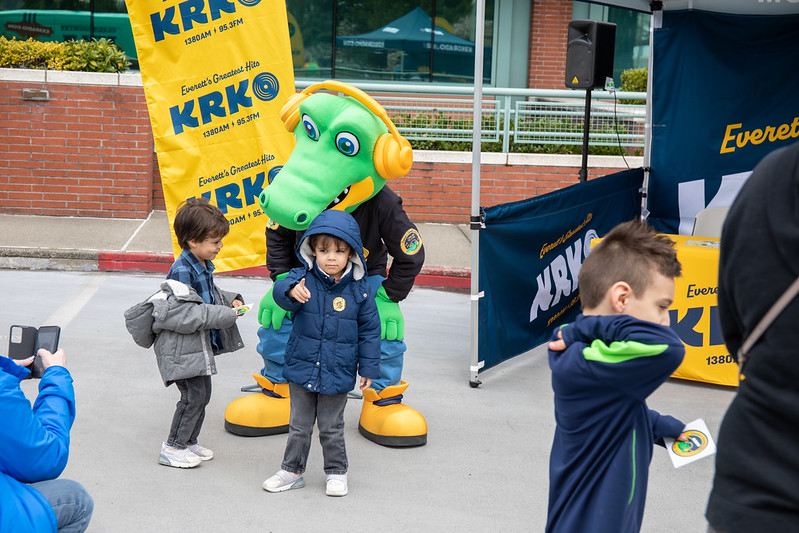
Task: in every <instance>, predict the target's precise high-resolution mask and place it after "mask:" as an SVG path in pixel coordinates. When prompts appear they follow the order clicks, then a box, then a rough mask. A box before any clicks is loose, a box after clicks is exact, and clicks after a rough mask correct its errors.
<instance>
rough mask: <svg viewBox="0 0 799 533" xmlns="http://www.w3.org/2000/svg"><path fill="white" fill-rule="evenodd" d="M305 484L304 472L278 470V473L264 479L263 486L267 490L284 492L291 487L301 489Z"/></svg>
mask: <svg viewBox="0 0 799 533" xmlns="http://www.w3.org/2000/svg"><path fill="white" fill-rule="evenodd" d="M304 486H305V480H304V479H302V474H295V473H293V472H288V471H286V470H282V469H281V470H278V471H277V473H276V474H275V475H274V476H272V477H270V478H269V479H267V480H266V481H264V484H263V487H264V490H265V491H267V492H283V491H284V490H289V489H301V488H303V487H304Z"/></svg>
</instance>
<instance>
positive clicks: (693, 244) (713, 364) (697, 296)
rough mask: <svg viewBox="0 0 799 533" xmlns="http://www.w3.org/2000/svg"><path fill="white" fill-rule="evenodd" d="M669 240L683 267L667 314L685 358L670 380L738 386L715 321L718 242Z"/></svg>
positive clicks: (735, 369) (685, 237) (732, 362)
mask: <svg viewBox="0 0 799 533" xmlns="http://www.w3.org/2000/svg"><path fill="white" fill-rule="evenodd" d="M669 237H670V238H671V239H672V240H674V241H675V243H676V246H675V248H676V249H677V259H679V260H680V263H681V264H682V276H680V277H679V278H676V279H675V280H674V303H673V304H672V306H671V309H670V310H669V314H670V315H671V327H672V328H673V329H674V330H675V331H676V332H677V334H678V335H679V336H680V339H682V341H683V342H684V343H685V359H683V362H682V364H681V365H680V367H679V368H678V369H677V370H676V371H675V372H674V376H673V377H675V378H682V379H691V380H694V381H704V382H706V383H715V384H718V385H733V386H734V385H737V384H738V365H737V364H736V363H735V359H733V357H732V355H730V352H729V350H727V346H726V345H725V344H724V339H723V338H722V336H721V326H720V325H719V319H718V296H717V294H718V287H719V282H718V272H719V239H715V238H711V237H693V236H690V235H669Z"/></svg>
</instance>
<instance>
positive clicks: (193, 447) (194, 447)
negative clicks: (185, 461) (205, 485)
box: [186, 444, 214, 461]
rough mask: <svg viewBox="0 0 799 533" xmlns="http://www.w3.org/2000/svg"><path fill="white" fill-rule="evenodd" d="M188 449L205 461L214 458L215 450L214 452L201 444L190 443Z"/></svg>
mask: <svg viewBox="0 0 799 533" xmlns="http://www.w3.org/2000/svg"><path fill="white" fill-rule="evenodd" d="M186 449H187V450H189V451H190V452H191V453H193V454H194V455H196V456H197V457H199V458H200V459H201V460H203V461H210V460H211V459H213V458H214V452H212V451H211V450H209V449H208V448H203V447H202V446H200V445H199V444H189V446H188V448H186Z"/></svg>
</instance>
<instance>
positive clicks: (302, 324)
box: [263, 210, 380, 496]
mask: <svg viewBox="0 0 799 533" xmlns="http://www.w3.org/2000/svg"><path fill="white" fill-rule="evenodd" d="M297 257H298V258H299V259H300V261H301V262H302V264H303V266H301V267H298V268H294V269H292V270H291V271H290V272H289V273H288V276H286V277H285V278H283V279H281V280H278V281H276V282H275V286H274V289H273V291H272V292H273V294H274V298H275V302H276V303H277V304H278V305H279V306H280V307H281V308H283V309H285V310H286V311H288V312H290V313H291V316H292V319H293V321H294V323H293V326H292V329H291V336H290V337H289V341H288V344H287V346H286V357H285V365H284V367H283V377H284V378H285V379H286V381H288V383H289V398H290V402H291V414H290V417H289V435H288V439H287V441H286V450H285V453H284V455H283V463H282V465H281V469H280V470H279V471H278V472H277V473H276V474H275V475H273V476H272V477H270V478H269V479H267V480H266V481H264V483H263V487H264V489H265V490H267V491H269V492H282V491H285V490H289V489H295V488H300V487H303V486H304V485H305V482H304V481H303V478H302V474H303V472H305V468H306V463H307V460H308V452H309V450H310V446H311V436H312V434H313V426H314V422H316V423H317V424H318V426H319V441H320V442H321V444H322V454H323V457H324V470H325V474H327V484H326V490H325V492H326V494H327V495H328V496H345V495H346V494H347V469H348V462H347V451H346V448H345V444H344V407H345V406H346V405H347V393H348V392H349V391H351V390H352V388H353V387H354V386H355V382H356V374H360V376H361V380H360V388H361V390H363V389H365V388H367V387H369V386H370V385H371V383H372V380H373V379H376V378H378V377H380V316H379V315H378V312H377V304H375V299H374V292H373V291H372V289H371V288H370V286H369V283H368V281H367V279H366V260H365V259H364V255H363V245H362V244H361V231H360V228H359V227H358V223H357V222H355V219H354V218H353V217H352V215H350V214H349V213H346V212H344V211H334V210H328V211H323V212H322V213H321V214H320V215H319V216H317V217H316V218H315V219H314V221H313V222H312V223H311V225H310V227H309V228H308V230H307V231H306V232H305V235H304V236H303V239H302V241H301V242H300V245H299V246H298V248H297Z"/></svg>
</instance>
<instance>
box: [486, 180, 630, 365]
mask: <svg viewBox="0 0 799 533" xmlns="http://www.w3.org/2000/svg"><path fill="white" fill-rule="evenodd" d="M643 175H644V173H643V170H642V169H640V168H637V169H634V170H631V171H628V170H625V171H622V172H618V173H616V174H611V175H609V176H605V177H602V178H597V179H593V180H590V181H587V182H584V183H578V184H576V185H573V186H571V187H567V188H565V189H561V190H559V191H555V192H552V193H550V194H546V195H543V196H538V197H536V198H531V199H528V200H522V201H519V202H514V203H510V204H503V205H498V206H494V207H488V208H485V209H484V210H483V215H484V217H485V228H483V229H481V230H480V258H479V272H480V274H479V277H480V291H481V292H482V293H484V295H483V297H482V298H481V299H480V302H479V306H478V314H479V325H478V327H479V329H478V359H479V360H480V361H483V362H484V366H483V367H482V368H481V370H486V369H488V368H490V367H492V366H494V365H496V364H498V363H501V362H502V361H505V360H506V359H509V358H511V357H513V356H515V355H519V354H520V353H523V352H526V351H527V350H530V349H532V348H534V347H536V346H538V345H539V344H541V343H543V342H545V341H548V340H549V338H550V336H551V335H552V332H553V331H554V330H555V329H556V328H557V327H558V326H559V325H560V324H563V323H565V322H568V321H570V320H573V319H574V317H575V316H577V314H578V313H579V311H580V297H579V294H578V291H577V274H578V273H579V272H580V267H581V266H582V264H583V259H585V257H586V256H587V255H588V253H589V252H590V250H591V240H592V239H595V238H598V237H602V236H604V235H605V234H606V233H607V232H608V231H610V230H611V229H612V228H613V227H614V226H616V225H617V224H619V223H621V222H625V221H627V220H632V219H634V218H635V217H636V216H640V213H641V195H640V189H641V185H642V182H643Z"/></svg>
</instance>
